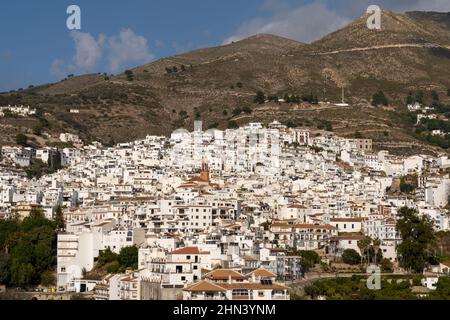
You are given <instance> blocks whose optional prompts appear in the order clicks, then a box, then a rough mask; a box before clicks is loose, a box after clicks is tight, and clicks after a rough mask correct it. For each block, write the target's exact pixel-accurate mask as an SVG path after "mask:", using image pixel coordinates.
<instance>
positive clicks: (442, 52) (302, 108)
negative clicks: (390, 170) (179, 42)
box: [0, 12, 450, 147]
mask: <svg viewBox="0 0 450 320" xmlns="http://www.w3.org/2000/svg"><path fill="white" fill-rule="evenodd" d="M365 18H366V15H364V16H362V17H360V18H358V19H356V20H355V21H354V22H352V23H350V24H349V25H347V26H345V27H343V28H342V29H340V30H337V31H336V32H333V33H331V34H329V35H327V36H325V37H323V38H322V39H320V40H318V41H315V42H313V43H311V44H305V43H301V42H298V41H295V40H290V39H286V38H283V37H279V36H274V35H267V34H261V35H255V36H252V37H249V38H247V39H243V40H241V41H237V42H234V43H230V44H227V45H222V46H217V47H212V48H203V49H198V50H194V51H191V52H187V53H185V54H180V55H176V56H172V57H166V58H161V59H159V60H157V61H153V62H151V63H148V64H144V65H142V66H138V67H136V68H133V69H131V71H132V80H133V81H129V80H130V79H129V78H128V77H127V75H125V74H119V75H117V76H113V77H111V76H107V75H106V76H105V75H101V74H93V75H82V76H78V77H73V78H70V79H66V80H64V81H61V82H58V83H55V84H48V85H45V86H41V87H36V88H32V89H30V90H25V91H23V92H20V93H18V92H16V93H9V94H6V95H5V94H4V95H0V104H1V102H2V100H3V101H6V102H12V103H15V102H16V103H27V102H29V103H28V104H32V105H33V106H37V107H38V108H41V109H42V111H43V113H44V114H48V116H46V118H48V119H47V120H48V121H49V122H51V123H52V125H53V127H52V128H46V130H48V131H49V132H50V133H53V132H60V131H61V130H67V131H69V132H73V133H77V134H80V135H81V136H82V138H83V139H85V140H88V141H92V140H100V141H102V142H105V143H114V142H124V141H128V140H132V139H137V138H141V137H143V136H145V135H147V134H168V133H170V132H171V131H172V130H173V129H176V128H178V127H191V126H192V124H193V121H194V120H195V119H196V118H202V119H203V120H204V122H205V125H206V126H208V127H210V126H216V127H219V128H221V129H224V128H226V127H228V126H230V123H233V122H237V123H238V124H242V123H245V122H246V121H254V120H259V121H263V122H265V121H270V120H274V119H279V120H281V121H283V122H285V123H287V122H288V121H293V120H295V119H297V118H301V119H303V118H305V121H303V122H305V123H308V121H309V122H311V123H310V125H311V126H313V127H314V126H318V125H320V123H321V122H323V121H331V122H333V124H334V126H335V127H336V128H338V130H337V133H339V134H343V135H349V134H352V133H354V132H356V131H364V127H363V125H362V123H363V122H364V121H363V118H361V115H359V114H355V115H353V117H354V120H355V123H360V125H359V126H357V127H356V128H353V127H352V126H350V127H349V128H347V129H348V130H347V129H345V125H349V124H345V120H346V119H343V118H342V116H336V115H335V114H332V112H331V111H330V109H317V110H316V109H314V107H313V106H309V107H308V106H307V104H300V105H295V104H289V105H288V104H286V105H279V104H277V103H269V104H264V105H259V104H256V103H254V101H253V96H254V95H255V93H256V91H258V90H262V91H264V92H265V93H266V94H276V95H278V96H279V97H283V96H284V95H285V94H298V95H308V94H311V95H315V96H317V97H318V98H319V99H320V100H322V101H324V102H327V101H328V102H339V101H340V98H341V87H345V88H346V97H347V99H348V100H347V101H348V102H350V103H351V104H352V106H354V109H352V111H355V112H356V110H361V112H363V113H370V114H372V115H373V116H374V117H378V118H379V120H377V121H378V123H375V124H374V125H373V126H374V128H367V132H368V134H367V135H368V137H371V138H374V139H375V140H377V139H379V138H380V137H378V136H377V135H378V134H377V135H372V134H371V133H370V134H369V132H372V131H371V130H375V131H377V130H378V131H379V132H381V131H384V130H386V123H387V122H389V121H388V119H389V117H388V116H386V115H387V114H389V112H394V113H395V114H396V116H398V117H405V112H404V109H405V105H404V101H405V97H406V95H407V94H408V92H409V91H413V92H414V91H418V90H422V91H424V92H425V93H429V92H431V90H435V91H437V92H438V93H439V95H440V96H441V97H442V99H443V100H444V101H446V99H447V96H446V89H447V88H450V80H449V79H448V77H447V75H446V72H445V70H448V71H450V50H448V48H447V46H450V29H449V26H450V15H449V14H442V15H441V14H437V13H424V12H420V13H418V12H412V13H405V14H395V13H392V12H383V18H382V27H383V28H385V29H382V30H381V31H371V30H369V29H368V28H367V27H366V26H365ZM411 28H412V29H411ZM408 30H409V31H408ZM430 44H432V45H433V46H430ZM401 45H403V46H401ZM405 45H410V46H409V47H407V46H405ZM413 45H417V47H414V46H413ZM422 45H423V46H422ZM386 46H387V47H386ZM389 46H390V47H389ZM357 48H359V49H361V48H362V49H364V48H366V49H364V50H353V49H357ZM352 50H353V51H352ZM330 51H336V52H337V53H335V54H330V53H329V52H330ZM327 52H328V54H322V55H320V54H319V53H327ZM174 70H176V71H174ZM378 90H383V91H385V93H386V94H387V95H388V97H389V100H390V101H391V104H392V105H391V108H390V109H389V108H388V109H386V110H383V109H380V108H379V109H372V107H371V106H370V104H369V103H368V102H369V101H370V99H371V96H372V95H373V93H375V92H376V91H378ZM243 107H250V108H251V109H252V110H253V112H252V113H251V114H245V113H242V112H241V113H240V114H238V115H234V114H233V111H236V109H238V108H241V109H242V108H243ZM70 108H78V109H80V110H81V113H80V114H79V115H72V114H70V113H68V111H69V109H70ZM308 108H309V109H308ZM340 111H342V110H339V109H336V110H334V111H333V112H334V113H336V114H340ZM344 111H345V110H344ZM355 112H353V113H355ZM347 113H349V112H347ZM350 113H352V112H350ZM3 121H4V120H3ZM375 122H376V121H375ZM0 124H1V122H0ZM305 125H306V124H305ZM388 127H389V126H388ZM30 129H31V128H28V130H30ZM392 130H394V131H395V130H396V129H395V128H393V129H392ZM412 130H413V128H411V126H410V125H409V127H407V128H406V127H405V128H399V129H398V130H397V131H398V132H397V131H395V132H394V131H393V133H392V139H393V140H398V141H416V142H417V139H415V138H414V137H413V132H412ZM15 132H17V131H15ZM15 132H13V133H15ZM28 133H29V132H28ZM9 136H12V137H13V136H14V134H13V135H9ZM12 137H10V138H9V139H4V140H6V141H0V143H12V142H13V139H12ZM381 140H383V137H381ZM380 143H381V142H380ZM418 143H419V142H418ZM385 144H387V142H386V143H385ZM380 147H383V144H381V145H380Z"/></svg>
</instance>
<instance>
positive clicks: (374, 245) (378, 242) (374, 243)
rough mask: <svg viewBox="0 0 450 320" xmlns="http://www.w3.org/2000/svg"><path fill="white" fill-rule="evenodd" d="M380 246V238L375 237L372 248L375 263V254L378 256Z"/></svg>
mask: <svg viewBox="0 0 450 320" xmlns="http://www.w3.org/2000/svg"><path fill="white" fill-rule="evenodd" d="M380 246H381V240H380V239H376V240H374V241H373V250H374V252H375V264H377V256H378V251H380Z"/></svg>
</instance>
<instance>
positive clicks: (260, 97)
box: [254, 91, 266, 104]
mask: <svg viewBox="0 0 450 320" xmlns="http://www.w3.org/2000/svg"><path fill="white" fill-rule="evenodd" d="M254 101H255V103H259V104H263V103H264V102H266V96H265V94H264V92H262V91H258V92H257V93H256V96H255V99H254Z"/></svg>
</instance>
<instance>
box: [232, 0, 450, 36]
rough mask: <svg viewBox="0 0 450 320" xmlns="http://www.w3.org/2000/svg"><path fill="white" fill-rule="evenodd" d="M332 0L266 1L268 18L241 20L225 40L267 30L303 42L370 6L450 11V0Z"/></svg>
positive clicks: (336, 28) (335, 27)
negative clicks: (306, 1)
mask: <svg viewBox="0 0 450 320" xmlns="http://www.w3.org/2000/svg"><path fill="white" fill-rule="evenodd" d="M327 3H328V4H331V3H332V1H331V0H328V1H325V0H314V1H310V3H309V4H304V5H301V6H296V7H292V6H290V5H289V2H288V1H286V0H265V2H264V3H263V5H262V7H261V8H262V9H263V10H266V11H269V12H270V13H271V16H270V17H269V18H254V19H251V20H249V21H246V22H244V23H243V24H242V25H241V26H240V27H239V28H238V29H237V31H236V32H235V33H234V34H233V35H232V36H230V37H228V38H227V39H226V40H225V41H224V43H230V42H232V41H238V40H242V39H244V38H246V37H249V36H252V35H255V34H258V33H270V34H274V35H279V36H284V37H287V38H290V39H294V40H299V41H302V42H312V41H314V40H318V39H320V38H321V37H323V36H325V35H326V34H328V33H331V32H334V31H336V30H338V29H340V28H342V27H343V26H345V25H346V24H348V23H350V22H351V21H352V20H353V19H354V18H355V17H359V16H362V15H364V14H365V12H366V9H367V8H368V6H369V5H372V4H377V5H379V6H380V7H381V8H383V9H387V10H393V11H397V12H405V11H414V10H417V11H438V12H448V11H450V0H395V1H394V0H377V1H374V0H339V2H338V3H336V2H334V3H335V5H334V6H333V9H331V7H329V6H327Z"/></svg>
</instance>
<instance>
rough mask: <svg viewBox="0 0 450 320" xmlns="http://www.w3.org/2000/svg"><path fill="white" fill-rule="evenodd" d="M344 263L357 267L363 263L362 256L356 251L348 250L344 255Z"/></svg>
mask: <svg viewBox="0 0 450 320" xmlns="http://www.w3.org/2000/svg"><path fill="white" fill-rule="evenodd" d="M342 261H344V263H347V264H350V265H357V264H359V263H360V262H361V256H360V255H359V253H358V252H356V251H355V250H353V249H347V250H344V252H343V253H342Z"/></svg>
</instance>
